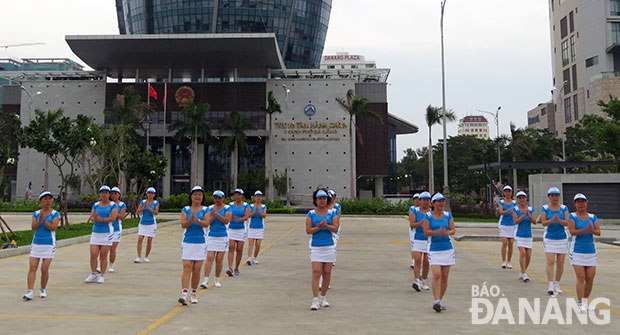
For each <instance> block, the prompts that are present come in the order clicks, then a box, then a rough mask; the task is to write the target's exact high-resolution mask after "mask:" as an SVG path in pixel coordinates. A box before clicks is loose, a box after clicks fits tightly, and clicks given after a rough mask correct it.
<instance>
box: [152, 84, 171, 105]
mask: <svg viewBox="0 0 620 335" xmlns="http://www.w3.org/2000/svg"><path fill="white" fill-rule="evenodd" d="M166 97H168V85H167V84H165V85H164V99H163V102H162V105H164V106H166ZM155 99H157V98H155Z"/></svg>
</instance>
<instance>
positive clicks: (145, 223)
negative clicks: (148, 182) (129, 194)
mask: <svg viewBox="0 0 620 335" xmlns="http://www.w3.org/2000/svg"><path fill="white" fill-rule="evenodd" d="M136 212H137V213H138V215H142V217H141V218H140V224H138V258H136V259H134V260H133V262H134V263H142V262H144V263H148V262H150V261H149V255H150V254H151V246H152V245H153V238H154V237H155V234H156V233H157V220H156V217H157V214H159V201H157V200H155V188H153V187H149V188H148V189H147V190H146V200H142V201H140V206H138V210H137V211H136ZM145 236H146V238H147V239H146V255H145V256H144V259H143V258H142V241H143V240H144V237H145Z"/></svg>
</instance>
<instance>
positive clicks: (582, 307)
mask: <svg viewBox="0 0 620 335" xmlns="http://www.w3.org/2000/svg"><path fill="white" fill-rule="evenodd" d="M578 306H579V313H581V314H585V313H587V312H588V308H587V307H586V305H585V304H584V303H582V302H579V303H578Z"/></svg>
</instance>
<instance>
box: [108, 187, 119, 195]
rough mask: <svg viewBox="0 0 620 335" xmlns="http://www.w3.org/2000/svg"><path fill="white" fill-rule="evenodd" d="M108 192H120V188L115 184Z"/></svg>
mask: <svg viewBox="0 0 620 335" xmlns="http://www.w3.org/2000/svg"><path fill="white" fill-rule="evenodd" d="M110 192H116V193H118V194H121V189H120V188H118V187H116V186H114V187H112V191H110Z"/></svg>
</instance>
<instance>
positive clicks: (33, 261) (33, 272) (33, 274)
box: [28, 257, 43, 290]
mask: <svg viewBox="0 0 620 335" xmlns="http://www.w3.org/2000/svg"><path fill="white" fill-rule="evenodd" d="M38 267H39V259H38V258H34V257H30V264H29V266H28V289H29V290H32V289H33V288H34V282H35V280H37V268H38ZM41 268H43V266H41Z"/></svg>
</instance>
